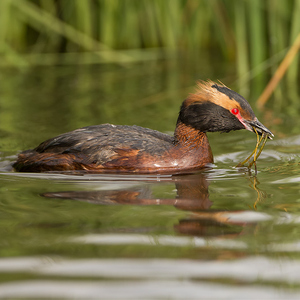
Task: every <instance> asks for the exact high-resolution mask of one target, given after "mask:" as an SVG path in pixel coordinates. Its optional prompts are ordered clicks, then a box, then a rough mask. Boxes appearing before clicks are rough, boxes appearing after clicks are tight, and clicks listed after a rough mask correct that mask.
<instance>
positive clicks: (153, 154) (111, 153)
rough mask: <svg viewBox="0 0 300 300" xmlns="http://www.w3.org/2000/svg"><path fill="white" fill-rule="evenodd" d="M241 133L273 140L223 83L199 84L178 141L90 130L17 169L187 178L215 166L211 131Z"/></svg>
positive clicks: (121, 128) (54, 143)
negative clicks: (191, 172)
mask: <svg viewBox="0 0 300 300" xmlns="http://www.w3.org/2000/svg"><path fill="white" fill-rule="evenodd" d="M254 128H255V129H254ZM239 129H247V130H249V131H252V132H255V130H256V131H257V132H258V133H259V134H260V135H261V134H263V133H264V134H267V135H268V136H269V137H272V136H273V134H272V132H271V131H270V130H269V129H267V128H266V127H265V126H264V125H263V124H262V123H260V122H259V121H258V119H257V118H256V116H255V114H254V112H253V110H252V108H251V106H250V104H249V103H248V102H247V100H246V99H244V98H243V97H242V96H241V95H239V94H238V93H236V92H234V91H233V90H231V89H229V88H228V87H226V86H225V85H223V84H221V83H218V84H217V83H215V82H212V81H206V82H198V89H197V92H196V93H195V94H191V95H190V96H189V97H188V98H187V99H185V100H184V102H183V103H182V105H181V108H180V112H179V116H178V120H177V124H176V128H175V132H174V136H169V135H168V134H165V133H161V132H159V131H156V130H152V129H148V128H143V127H139V126H126V125H111V124H103V125H95V126H88V127H83V128H80V129H76V130H74V131H71V132H67V133H64V134H61V135H59V136H57V137H54V138H52V139H49V140H47V141H45V142H43V143H41V144H40V145H39V146H38V147H36V148H35V149H32V150H27V151H24V152H21V153H20V154H19V156H18V159H17V161H16V162H15V163H14V164H13V167H14V169H15V170H16V171H20V172H49V171H68V170H70V171H72V170H86V171H93V172H102V173H105V172H109V173H112V172H113V173H119V172H126V173H169V174H174V173H182V172H187V171H193V170H197V169H201V168H203V167H205V166H206V165H208V164H211V163H213V155H212V151H211V148H210V145H209V142H208V139H207V135H206V132H215V131H220V132H229V131H231V130H239Z"/></svg>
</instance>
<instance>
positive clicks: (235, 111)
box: [231, 108, 240, 115]
mask: <svg viewBox="0 0 300 300" xmlns="http://www.w3.org/2000/svg"><path fill="white" fill-rule="evenodd" d="M231 112H232V113H233V114H234V115H237V114H238V113H239V112H240V111H239V110H238V109H237V108H233V109H232V110H231Z"/></svg>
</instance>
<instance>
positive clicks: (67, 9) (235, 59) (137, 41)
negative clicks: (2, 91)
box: [0, 0, 300, 108]
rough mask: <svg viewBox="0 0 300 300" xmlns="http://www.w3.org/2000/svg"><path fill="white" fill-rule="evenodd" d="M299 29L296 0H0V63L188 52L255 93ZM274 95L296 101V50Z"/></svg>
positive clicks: (123, 62)
mask: <svg viewBox="0 0 300 300" xmlns="http://www.w3.org/2000/svg"><path fill="white" fill-rule="evenodd" d="M299 32H300V0H1V1H0V55H1V60H0V66H1V67H2V68H3V67H16V68H18V69H24V68H30V67H32V66H41V65H47V66H52V65H75V64H115V65H120V66H123V67H126V66H127V65H128V64H133V63H137V62H141V61H149V60H174V59H179V60H180V59H184V60H187V59H188V60H189V61H190V63H192V64H198V65H201V64H203V65H207V64H209V65H210V67H211V68H213V69H214V70H215V72H213V73H214V74H216V75H217V76H218V73H219V76H218V77H217V78H219V79H222V80H223V79H224V77H223V78H220V76H226V78H227V82H226V83H227V84H228V83H232V84H235V83H236V84H237V88H238V89H239V91H240V92H241V93H242V94H243V95H244V96H246V97H248V96H249V93H250V91H251V93H252V94H251V95H252V96H253V97H258V96H259V95H260V93H261V92H262V90H263V89H264V87H265V85H266V84H267V82H268V80H269V79H270V77H271V75H272V74H273V73H274V71H275V70H276V68H277V67H278V65H279V63H280V62H281V60H282V59H283V57H284V55H285V54H286V52H287V51H288V49H289V47H290V46H291V45H292V43H293V42H294V40H295V38H296V36H297V35H298V33H299ZM298 56H299V55H298ZM224 69H225V70H227V72H226V73H225V72H224ZM202 79H205V78H202ZM274 98H275V100H276V103H275V104H276V105H277V106H279V107H280V108H282V106H284V104H283V103H282V102H283V100H282V99H285V100H284V102H285V103H286V99H289V102H290V103H293V105H294V108H295V107H297V108H298V106H299V104H298V102H299V101H298V100H299V57H297V58H296V59H294V61H293V63H292V65H291V66H290V68H289V70H288V72H287V74H286V76H285V77H284V80H283V81H282V82H281V84H280V86H279V87H278V88H277V89H276V92H275V94H274Z"/></svg>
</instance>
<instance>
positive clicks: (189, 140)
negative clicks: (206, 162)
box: [174, 121, 208, 147]
mask: <svg viewBox="0 0 300 300" xmlns="http://www.w3.org/2000/svg"><path fill="white" fill-rule="evenodd" d="M174 140H175V143H179V144H184V145H190V146H194V147H199V146H201V145H202V146H203V142H204V140H205V142H207V143H208V140H207V136H206V133H204V132H201V131H199V130H197V129H195V128H193V127H191V126H189V125H186V124H184V123H182V122H180V121H179V122H177V125H176V128H175V132H174Z"/></svg>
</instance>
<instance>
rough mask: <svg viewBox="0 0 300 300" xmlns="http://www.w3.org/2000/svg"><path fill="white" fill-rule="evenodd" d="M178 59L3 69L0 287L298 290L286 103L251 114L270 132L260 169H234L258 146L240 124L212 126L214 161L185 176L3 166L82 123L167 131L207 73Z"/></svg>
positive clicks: (297, 202)
mask: <svg viewBox="0 0 300 300" xmlns="http://www.w3.org/2000/svg"><path fill="white" fill-rule="evenodd" d="M184 67H185V68H182V69H181V73H180V74H179V72H178V65H167V64H166V63H163V62H160V63H151V64H144V65H134V66H131V67H128V68H119V67H115V68H112V67H108V66H107V67H101V68H100V67H78V68H75V67H68V68H67V67H64V68H63V67H61V68H59V67H57V68H40V69H35V70H31V71H24V73H19V72H16V71H12V70H9V71H8V70H2V72H1V75H0V77H1V86H0V136H1V139H0V151H1V161H0V168H1V173H0V181H1V184H0V233H1V235H0V236H1V240H0V297H1V298H9V299H10V298H11V299H12V298H13V299H15V298H20V297H23V298H29V299H31V298H53V297H57V298H74V297H77V298H83V299H92V298H103V299H202V298H203V299H244V298H247V297H248V298H247V299H249V298H250V299H253V298H256V299H298V298H299V296H300V275H299V274H300V260H299V251H300V239H299V234H300V225H299V223H300V213H299V208H300V189H299V181H300V174H299V173H300V172H299V152H300V151H299V144H300V135H299V133H300V130H298V129H297V128H299V126H298V125H299V121H298V120H297V118H295V119H292V118H291V117H289V116H288V115H285V114H284V112H277V113H276V112H272V114H271V112H270V111H268V112H267V113H266V114H262V113H261V114H259V113H258V117H259V119H260V121H262V123H264V124H265V125H266V126H267V127H268V128H269V129H270V130H271V131H273V132H274V134H275V138H274V140H272V141H268V142H267V145H266V147H265V149H264V151H263V153H262V155H261V157H260V158H259V161H258V163H257V166H258V175H257V177H254V176H253V173H252V174H249V173H248V172H247V171H246V170H245V169H237V168H234V166H235V165H236V164H237V163H238V162H239V161H241V160H243V159H244V158H245V157H246V156H247V155H248V154H249V153H251V151H252V150H253V149H254V146H255V142H256V137H255V135H254V134H253V133H251V132H247V131H245V130H244V131H239V132H232V133H228V134H219V133H214V134H209V139H210V142H211V147H212V149H213V152H214V156H215V165H214V167H213V168H212V169H210V170H205V171H203V172H199V173H197V174H193V175H185V176H184V175H182V176H175V177H171V176H137V175H132V176H125V175H124V176H123V175H122V176H114V175H105V174H102V175H85V176H79V175H78V176H75V175H68V174H23V173H14V172H11V170H10V167H9V166H10V162H12V161H13V160H14V158H15V155H16V154H17V153H18V152H19V151H20V150H24V149H28V148H31V147H34V146H36V145H37V144H38V143H40V142H41V141H43V140H45V139H47V138H50V137H53V136H55V135H57V134H60V133H62V132H66V131H68V130H72V129H75V128H78V127H82V126H87V125H93V124H101V123H106V122H109V123H113V124H128V125H132V124H136V125H140V126H145V127H150V128H153V129H157V130H160V131H163V132H172V131H173V130H174V126H175V122H176V119H177V114H178V110H179V106H180V104H181V102H182V100H183V99H184V98H185V96H186V95H187V94H188V93H189V92H192V91H193V88H192V86H193V85H194V83H195V81H196V80H197V79H200V78H201V79H204V78H206V77H208V76H207V74H202V73H201V72H199V71H198V70H197V69H196V68H193V66H184ZM204 76H206V77H204ZM210 76H213V75H212V74H210ZM253 100H254V99H253ZM250 102H251V99H250ZM252 104H253V101H252ZM253 107H254V105H253ZM254 110H255V108H254ZM246 296H247V297H246ZM209 297H210V298H209ZM226 297H227V298H226ZM276 297H277V298H276Z"/></svg>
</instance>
